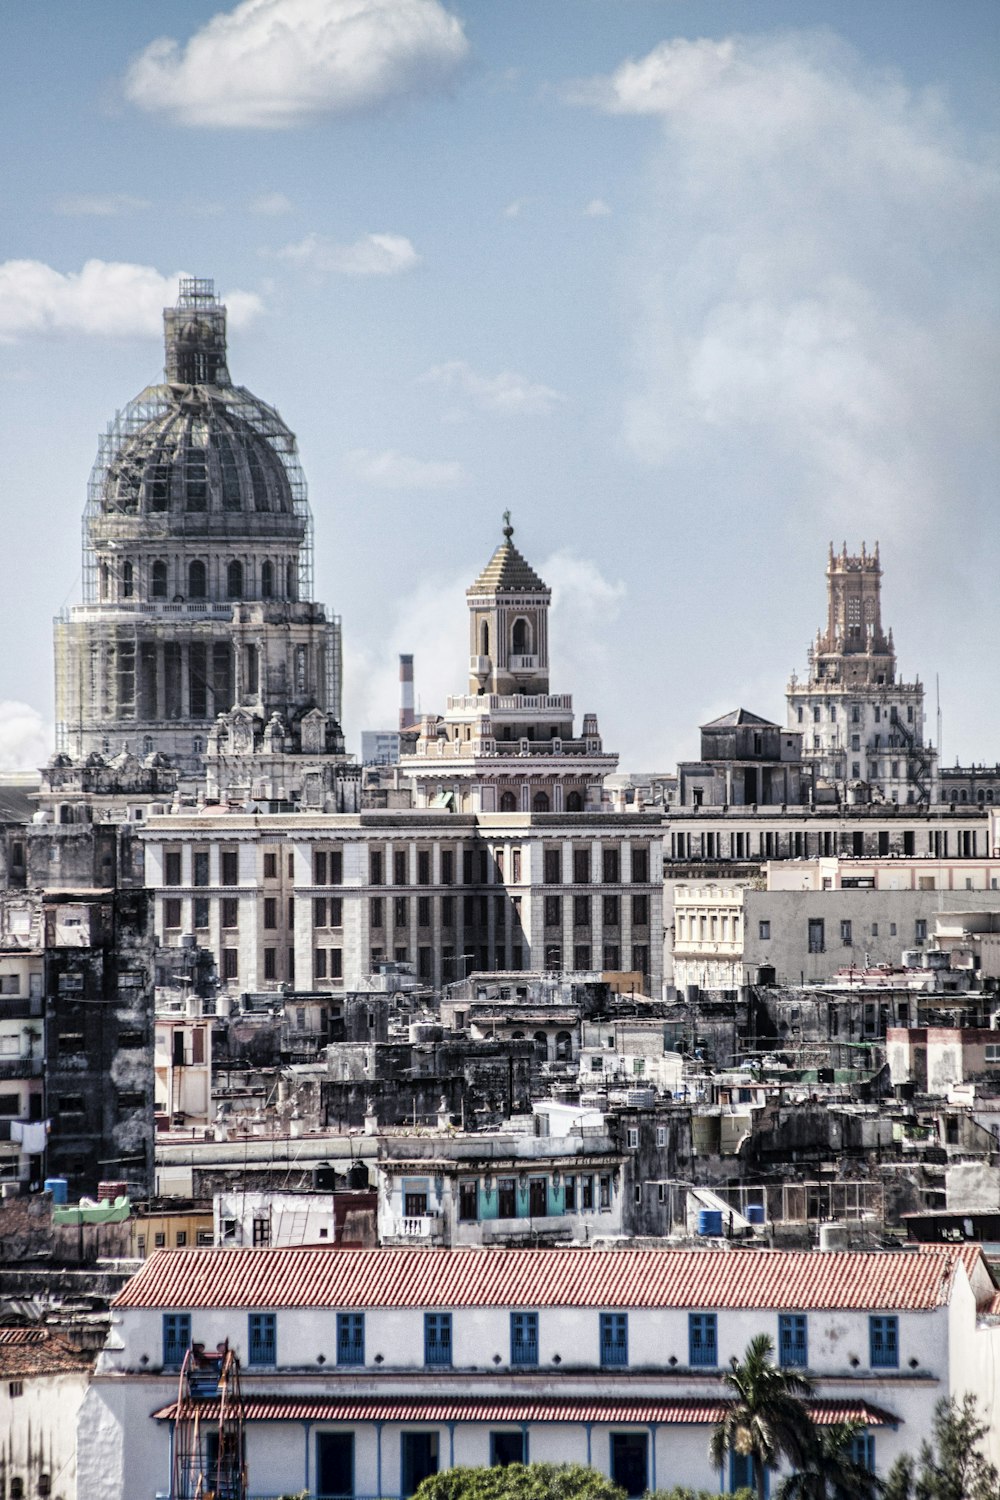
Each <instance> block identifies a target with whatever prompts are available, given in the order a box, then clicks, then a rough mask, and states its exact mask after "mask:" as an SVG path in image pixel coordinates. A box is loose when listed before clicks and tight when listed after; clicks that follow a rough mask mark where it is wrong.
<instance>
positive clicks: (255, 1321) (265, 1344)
mask: <svg viewBox="0 0 1000 1500" xmlns="http://www.w3.org/2000/svg"><path fill="white" fill-rule="evenodd" d="M248 1346H249V1347H248V1353H247V1363H248V1364H251V1365H273V1364H275V1363H276V1361H277V1317H276V1315H275V1314H274V1313H251V1314H250V1317H249V1338H248Z"/></svg>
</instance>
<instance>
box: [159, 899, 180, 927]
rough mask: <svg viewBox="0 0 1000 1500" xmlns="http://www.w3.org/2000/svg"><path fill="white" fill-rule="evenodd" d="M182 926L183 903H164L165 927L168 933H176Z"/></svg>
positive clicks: (171, 900)
mask: <svg viewBox="0 0 1000 1500" xmlns="http://www.w3.org/2000/svg"><path fill="white" fill-rule="evenodd" d="M180 925H181V903H180V902H179V901H177V900H175V899H168V900H166V901H164V903H163V926H164V928H165V929H166V930H167V932H175V931H176V930H177V928H178V927H180Z"/></svg>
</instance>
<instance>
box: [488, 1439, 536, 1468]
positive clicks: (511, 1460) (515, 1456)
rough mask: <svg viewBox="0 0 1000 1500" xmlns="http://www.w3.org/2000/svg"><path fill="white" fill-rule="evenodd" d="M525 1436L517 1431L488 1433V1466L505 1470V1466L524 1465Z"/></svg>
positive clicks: (525, 1452) (525, 1453)
mask: <svg viewBox="0 0 1000 1500" xmlns="http://www.w3.org/2000/svg"><path fill="white" fill-rule="evenodd" d="M527 1441H528V1440H527V1435H526V1434H525V1433H523V1432H519V1431H517V1430H511V1429H508V1430H505V1431H502V1432H491V1433H490V1466H491V1468H494V1469H502V1468H506V1466H507V1464H526V1463H527V1462H528V1454H527Z"/></svg>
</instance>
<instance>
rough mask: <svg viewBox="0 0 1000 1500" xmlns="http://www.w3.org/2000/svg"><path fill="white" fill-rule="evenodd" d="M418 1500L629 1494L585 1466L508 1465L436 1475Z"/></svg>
mask: <svg viewBox="0 0 1000 1500" xmlns="http://www.w3.org/2000/svg"><path fill="white" fill-rule="evenodd" d="M414 1500H625V1491H624V1490H623V1489H621V1488H620V1486H619V1485H617V1484H612V1482H611V1480H610V1479H606V1478H605V1476H604V1475H603V1474H598V1473H597V1471H596V1470H595V1469H589V1468H587V1466H586V1465H585V1464H505V1465H503V1466H500V1465H497V1466H495V1467H493V1468H485V1469H472V1468H461V1467H460V1468H457V1469H446V1470H445V1471H444V1472H443V1473H441V1474H432V1475H431V1476H430V1478H428V1479H425V1480H424V1481H423V1483H422V1484H421V1485H420V1486H419V1488H418V1489H417V1491H416V1495H415V1497H414Z"/></svg>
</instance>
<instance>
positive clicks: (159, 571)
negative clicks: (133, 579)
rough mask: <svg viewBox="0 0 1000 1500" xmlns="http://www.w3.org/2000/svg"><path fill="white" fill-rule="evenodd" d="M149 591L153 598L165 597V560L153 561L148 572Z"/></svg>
mask: <svg viewBox="0 0 1000 1500" xmlns="http://www.w3.org/2000/svg"><path fill="white" fill-rule="evenodd" d="M150 593H151V594H152V596H153V598H154V599H165V598H166V597H167V565H166V563H165V562H155V563H154V564H153V567H152V571H151V573H150Z"/></svg>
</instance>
